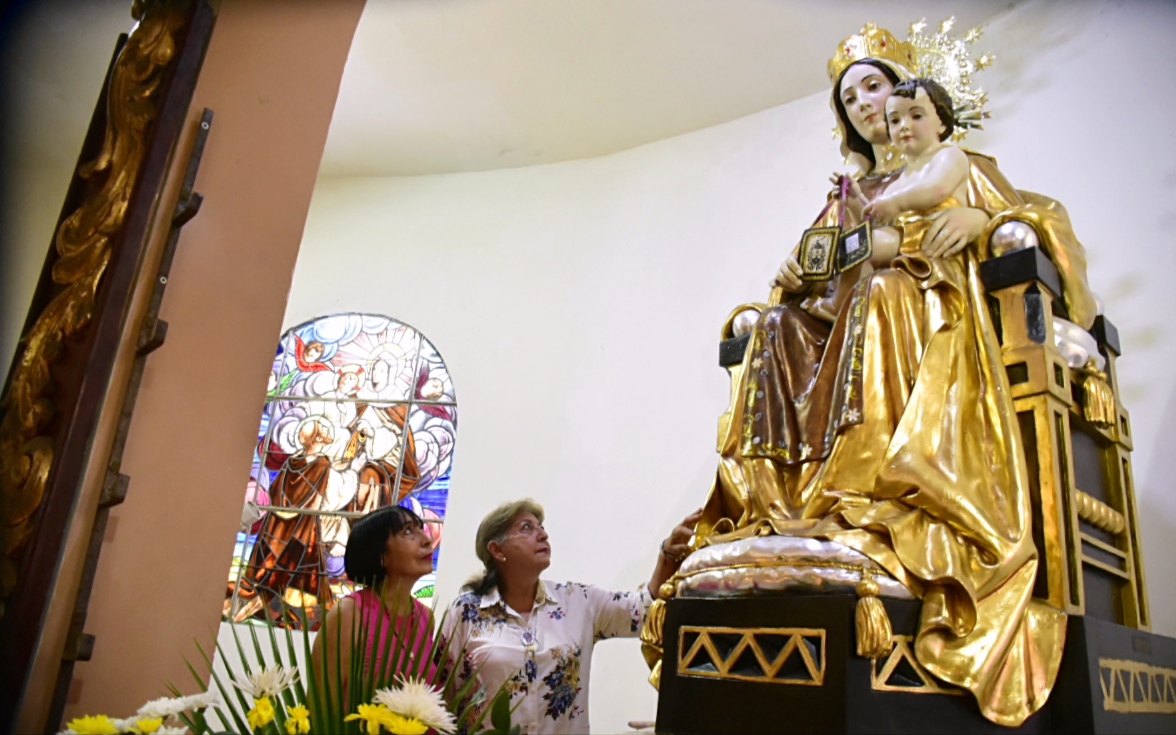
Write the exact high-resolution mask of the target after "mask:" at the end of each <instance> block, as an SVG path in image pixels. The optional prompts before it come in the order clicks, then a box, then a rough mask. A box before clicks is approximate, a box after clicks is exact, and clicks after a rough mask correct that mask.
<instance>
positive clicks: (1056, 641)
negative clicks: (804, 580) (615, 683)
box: [696, 24, 1095, 726]
mask: <svg viewBox="0 0 1176 735" xmlns="http://www.w3.org/2000/svg"><path fill="white" fill-rule="evenodd" d="M924 49H927V47H926V46H924ZM932 51H933V50H927V51H926V53H927V54H930V53H931V52H932ZM921 53H922V51H921V50H920V47H919V46H918V45H917V44H912V43H907V42H899V41H898V40H897V39H895V38H894V36H893V35H892V34H891V33H889V32H888V31H885V30H883V29H879V28H876V27H874V26H873V25H872V24H871V25H868V26H866V27H865V28H863V29H862V31H861V33H859V34H855V35H854V36H851V37H849V38H848V39H846V40H845V41H843V42H842V43H841V44H839V46H838V48H837V52H836V55H835V56H834V57H833V59H832V60H830V62H829V67H828V69H829V77H830V81H831V83H832V85H833V88H832V106H833V108H834V111H835V113H836V115H837V123H838V126H839V128H840V130H841V134H842V140H843V152H845V153H846V154H847V155H848V156H849V157H850V158H851V160H853V161H855V162H856V163H858V164H859V166H860V168H861V175H860V177H859V178H858V183H859V186H860V188H861V190H862V192H863V194H864V196H865V197H866V198H867V199H873V198H874V197H877V196H878V195H879V194H881V193H882V192H884V191H885V190H886V187H887V186H889V185H890V184H891V183H892V182H893V181H894V179H895V174H894V172H895V170H896V169H897V167H899V166H901V160H897V161H896V160H895V159H894V156H893V155H892V150H891V149H890V147H889V137H888V132H887V129H886V123H885V115H884V114H883V111H884V107H885V102H886V98H887V97H888V96H889V94H890V92H891V91H892V90H893V89H894V86H895V84H897V83H898V82H899V81H901V80H905V79H908V78H911V77H913V76H932V77H935V76H936V74H937V73H938V74H939V75H942V74H943V73H944V71H943V64H942V63H941V62H942V59H938V62H937V63H936V64H931V65H930V68H927V64H926V63H924V62H928V61H929V57H928V59H921V58H920V54H921ZM936 66H938V67H939V68H938V71H937V69H936ZM958 81H959V80H958V79H955V80H950V79H947V80H943V81H942V82H941V83H944V82H946V83H944V86H945V87H947V88H948V89H953V88H954V89H958V88H959V85H958V84H957V82H958ZM957 94H958V93H957ZM957 101H958V100H957ZM976 117H977V116H975V115H973V118H976ZM968 159H969V163H970V170H969V179H968V187H967V188H968V197H967V201H966V202H962V203H960V204H961V205H960V206H958V207H953V208H949V209H946V210H944V211H943V212H942V213H941V214H940V215H939V216H937V217H936V218H935V222H933V223H932V225H931V227H929V228H928V232H927V235H926V240H924V243H923V249H924V251H931V250H932V247H931V243H932V241H935V247H940V250H941V252H943V254H942V255H941V256H939V257H935V258H931V257H926V258H923V259H921V260H920V259H918V258H915V259H914V260H913V261H911V260H909V259H908V261H904V262H902V263H899V262H898V261H895V263H894V264H893V265H892V266H891V267H887V268H880V269H878V270H876V271H873V272H870V270H869V268H868V267H867V268H864V269H863V268H856V269H854V270H851V271H847V272H846V273H843V274H842V275H841V276H839V277H834V279H833V280H831V281H828V282H826V283H817V284H814V283H811V282H804V283H801V284H800V285H799V286H796V285H795V283H789V282H788V281H787V279H784V278H781V279H779V280H778V284H779V287H778V288H777V289H776V290H775V291H774V292H773V294H772V296H771V298H770V300H769V304H768V305H766V306H764V305H760V306H757V307H755V308H756V311H757V312H758V316H757V317H756V319H755V322H754V326H753V327H752V328H751V330H750V341H749V343H748V347H747V350H746V353H745V355H744V357H743V362H742V364H741V366H739V367H738V368H735V369H733V370H732V376H733V379H734V380H735V384H734V386H733V393H732V406H731V410H730V412H729V413H728V414H726V415H725V416H724V417H723V420H722V422H721V430H720V436H719V452H720V457H721V459H720V463H719V468H718V471H717V474H716V477H715V481H714V486H713V489H712V491H711V494H710V497H709V499H708V501H707V503H706V506H705V510H704V516H703V520H702V521H701V522H700V523H699V526H698V529H697V534H696V539H697V543H698V544H699V545H700V546H708V545H716V544H722V543H724V542H730V541H733V540H738V539H745V538H749V537H756V536H765V535H780V536H794V537H795V536H799V537H808V538H812V539H820V540H824V541H827V542H835V544H839V545H843V546H844V547H848V548H849V549H852V550H854V551H856V552H859V553H860V554H862V555H864V556H865V557H868V559H869V560H871V561H872V562H873V564H876V565H877V567H880V568H881V569H883V570H885V573H886V574H888V575H890V577H892V578H893V581H896V582H897V583H899V584H901V585H902V587H905V588H906V590H909V591H910V593H911V594H912V595H914V596H915V597H917V598H919V599H920V600H922V614H921V622H920V625H919V630H918V635H917V638H916V641H915V655H916V657H917V658H918V660H919V662H920V663H921V664H922V665H923V666H924V667H925V668H926V669H927V670H928V671H929V672H931V673H932V674H934V675H935V676H936V677H938V678H939V679H941V680H943V681H945V682H947V683H949V684H952V685H955V686H958V687H961V688H964V689H967V690H969V691H970V692H972V694H973V695H975V698H976V700H977V701H978V703H979V705H980V709H981V711H982V712H983V714H984V715H985V717H987V718H988V719H990V720H992V721H993V722H996V723H999V724H1001V725H1008V726H1016V725H1019V724H1020V723H1022V722H1023V721H1024V720H1025V719H1026V718H1028V717H1029V716H1030V715H1031V714H1032V713H1034V712H1035V711H1037V710H1038V709H1039V708H1040V707H1042V706H1043V705H1044V703H1045V701H1046V699H1047V697H1048V696H1049V692H1050V690H1051V688H1052V686H1053V684H1054V680H1055V677H1056V675H1057V671H1058V666H1059V664H1060V660H1061V655H1062V648H1063V645H1062V644H1063V642H1064V636H1065V627H1066V616H1065V614H1064V612H1063V611H1061V610H1058V609H1056V608H1054V607H1051V606H1050V605H1047V604H1045V603H1044V602H1041V601H1038V600H1035V599H1034V598H1033V588H1034V582H1035V579H1036V576H1037V569H1038V563H1039V561H1038V553H1037V549H1036V547H1035V545H1034V542H1033V536H1032V528H1031V526H1032V513H1031V509H1030V508H1031V506H1030V490H1029V488H1030V484H1029V481H1028V475H1027V467H1026V455H1025V447H1024V444H1023V441H1022V438H1021V434H1020V431H1019V427H1018V422H1017V415H1016V412H1015V411H1014V408H1013V402H1012V395H1011V392H1010V388H1009V382H1008V377H1007V375H1006V373H1005V368H1004V365H1003V363H1002V359H1001V354H1000V346H999V344H998V339H997V332H996V328H995V327H994V323H993V318H992V315H991V313H990V310H989V305H988V301H987V298H986V294H985V290H984V287H983V285H982V284H981V282H980V278H979V264H980V263H981V262H982V261H983V260H985V259H987V258H988V257H989V255H990V253H989V252H988V250H989V246H988V242H989V238H990V235H991V233H992V231H993V230H994V228H996V227H997V226H999V225H1000V224H1002V223H1004V222H1006V221H1008V220H1009V219H1017V220H1020V221H1023V222H1027V223H1029V224H1030V225H1032V226H1033V228H1034V229H1035V230H1036V232H1037V233H1038V235H1039V236H1040V241H1041V242H1040V246H1041V247H1042V248H1043V249H1044V250H1045V251H1046V252H1047V253H1048V254H1049V256H1050V257H1051V259H1052V260H1053V262H1054V263H1055V265H1057V267H1058V269H1059V271H1060V272H1061V274H1062V279H1063V290H1064V301H1065V305H1066V308H1067V310H1068V314H1069V318H1070V319H1071V320H1072V321H1074V322H1076V323H1078V324H1079V325H1080V326H1082V327H1084V328H1089V326H1090V324H1091V322H1092V321H1093V319H1094V317H1095V309H1094V301H1093V297H1092V295H1091V294H1090V291H1089V289H1088V287H1087V283H1086V275H1085V266H1086V261H1085V254H1084V251H1083V248H1082V245H1081V244H1080V243H1079V242H1078V240H1077V239H1076V238H1075V236H1074V234H1073V231H1072V230H1071V227H1070V223H1069V220H1068V217H1067V216H1066V214H1065V211H1064V209H1062V208H1061V207H1060V206H1059V205H1058V204H1057V203H1056V202H1053V201H1052V200H1049V199H1047V198H1045V197H1041V196H1038V195H1033V194H1030V193H1026V192H1019V191H1017V190H1016V189H1014V188H1013V187H1012V186H1011V185H1010V184H1009V183H1008V181H1006V180H1005V178H1004V176H1003V175H1002V174H1001V173H1000V171H999V170H998V168H997V166H996V163H995V162H994V161H993V160H992V159H991V158H988V157H986V156H983V155H980V154H975V153H971V152H969V153H968ZM841 210H842V206H841V203H840V202H839V201H838V200H837V199H836V198H833V197H832V195H831V199H830V206H828V207H827V208H826V211H825V212H823V213H822V215H821V216H820V217H819V218H818V220H817V221H816V222H815V223H814V225H813V226H814V227H829V226H834V225H838V224H840V225H841V226H843V227H846V228H848V227H851V226H855V225H857V224H859V223H857V222H854V221H853V215H852V212H850V211H848V208H846V211H845V212H842V211H841ZM936 238H938V240H936ZM943 243H947V245H943ZM794 257H795V253H794ZM783 270H784V269H782V271H783ZM792 286H795V288H793V287H792ZM738 311H740V310H736V312H738ZM893 581H890V580H887V582H888V583H891V584H893Z"/></svg>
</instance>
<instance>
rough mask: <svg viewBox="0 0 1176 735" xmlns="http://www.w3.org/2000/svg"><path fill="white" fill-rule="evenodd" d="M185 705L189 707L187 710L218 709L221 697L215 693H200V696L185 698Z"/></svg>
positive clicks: (191, 695)
mask: <svg viewBox="0 0 1176 735" xmlns="http://www.w3.org/2000/svg"><path fill="white" fill-rule="evenodd" d="M184 704H186V705H187V706H186V707H185V708H184V709H185V710H193V709H204V708H205V707H216V706H218V705H219V704H220V695H219V694H217V693H216V692H214V691H207V692H200V693H199V694H190V695H188V696H187V697H184Z"/></svg>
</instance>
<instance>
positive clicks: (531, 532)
mask: <svg viewBox="0 0 1176 735" xmlns="http://www.w3.org/2000/svg"><path fill="white" fill-rule="evenodd" d="M546 530H547V529H545V528H544V527H543V524H542V523H540V524H534V523H531V522H530V521H523V522H522V523H520V524H519V525H517V526H515V527H514V528H513V529H511V530H510V531H509V532H507V534H506V535H507V536H535V535H537V534H538V533H539V532H540V531H546Z"/></svg>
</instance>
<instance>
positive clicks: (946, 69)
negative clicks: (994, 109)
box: [828, 16, 996, 141]
mask: <svg viewBox="0 0 1176 735" xmlns="http://www.w3.org/2000/svg"><path fill="white" fill-rule="evenodd" d="M953 25H955V17H954V16H953V17H951V18H948V19H947V20H945V21H943V22H942V23H940V24H939V27H938V30H937V32H936V33H933V34H932V33H926V32H925V29H926V28H927V21H926V19H922V20H919V21H918V22H916V23H912V24H911V26H910V28H909V29H908V31H907V40H906V41H899V40H898V39H896V38H895V37H894V35H893V34H892V33H890V31H887V30H886V29H884V28H879V27H877V26H876V25H875V24H873V23H867V24H866V25H865V26H863V27H862V30H861V31H860V32H859V33H857V34H855V35H852V36H850V37H849V38H847V39H845V40H844V41H842V42H841V43H840V44H839V45H838V47H837V53H836V55H834V56H833V58H832V59H830V60H829V65H828V71H829V81H830V82H832V83H833V84H834V85H836V84H837V80H839V79H840V78H841V75H842V73H844V72H845V70H846V69H848V68H849V67H850V66H852V65H853V64H856V63H857V62H859V61H862V60H864V59H874V60H876V61H880V62H882V63H884V64H886V66H888V67H889V68H890V69H892V70H893V71H894V72H895V73H896V74H897V75H898V77H899V79H904V80H905V79H911V78H914V77H927V78H930V79H934V80H935V81H936V82H938V83H939V84H940V85H941V86H942V87H943V88H944V89H946V90H947V93H948V94H950V95H951V99H952V104H953V107H954V108H955V109H954V110H953V112H954V114H955V123H956V127H955V132H954V134H953V135H952V138H953V139H955V140H957V141H958V140H962V139H963V138H964V136H966V135H967V134H968V131H970V130H979V129H981V128H982V127H983V126H982V124H981V121H982V120H985V119H987V118H988V117H989V114H988V110H987V109H985V108H986V106H987V104H988V93H987V92H985V91H984V90H983V89H981V88H980V87H979V86H978V85H976V84H975V83H974V82H973V80H972V75H973V74H974V73H975V72H978V71H981V70H982V69H985V68H987V67H988V66H989V65H990V64H991V63H992V62H993V60H994V59H995V58H996V57H995V56H993V55H992V54H982V55H981V56H979V57H977V58H975V59H973V58H972V54H971V51H970V48H969V47H970V46H971V45H972V44H974V43H976V41H977V40H978V39H979V38H980V36H981V35H983V33H984V32H983V31H982V30H981V29H980V28H978V27H977V28H973V29H971V30H969V31H967V32H966V33H964V35H963V36H962V37H952V36H949V35H948V32H949V31H951V29H952V26H953ZM834 94H836V89H835V90H834Z"/></svg>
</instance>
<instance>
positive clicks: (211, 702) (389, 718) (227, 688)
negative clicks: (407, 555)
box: [62, 619, 519, 735]
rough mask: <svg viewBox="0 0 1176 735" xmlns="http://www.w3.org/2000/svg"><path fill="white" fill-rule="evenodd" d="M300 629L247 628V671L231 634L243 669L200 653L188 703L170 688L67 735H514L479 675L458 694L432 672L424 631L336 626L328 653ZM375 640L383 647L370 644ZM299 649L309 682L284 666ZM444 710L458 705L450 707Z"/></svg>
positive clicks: (441, 656) (436, 643)
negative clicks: (345, 630)
mask: <svg viewBox="0 0 1176 735" xmlns="http://www.w3.org/2000/svg"><path fill="white" fill-rule="evenodd" d="M300 622H301V624H300V625H290V626H285V627H279V626H278V625H277V624H276V623H275V622H274V621H272V620H268V619H267V620H266V621H265V622H263V623H259V624H250V625H248V630H249V633H248V634H247V635H248V636H249V637H250V638H251V639H252V641H251V642H252V646H251V647H250V648H251V649H252V652H253V654H254V656H253V658H254V659H255V661H256V663H250V657H249V656H247V655H246V651H247V650H248V649H247V646H246V645H245V642H243V641H242V634H241V633H240V632H239V628H238V627H234V628H233V639H234V642H235V643H236V648H237V654H238V656H237V659H238V660H239V661H240V662H241V663H240V669H239V670H237V671H231V670H230V671H229V672H228V676H227V677H222V676H221V673H220V672H219V671H218V670H217V669H214V667H213V663H212V661H211V659H210V658H209V656H208V655H207V653H206V652H205V651H204V650H203V649H200V655H201V658H202V659H203V668H204V670H205V671H206V675H205V676H201V675H200V674H199V673H197V669H196V667H194V666H193V665H192V664H191V663H190V662H189V663H188V670H189V672H190V673H191V674H192V677H193V679H194V680H195V682H196V683H197V685H198V686H199V687H200V688H201V689H202V691H201V693H199V694H196V695H192V696H188V697H184V696H180V693H179V690H178V688H176V687H175V686H174V685H169V687H168V688H169V689H170V690H171V692H172V694H173V695H174V696H173V697H171V698H164V699H158V700H154V701H152V702H148V703H147V704H145V705H143V707H141V708H140V709H139V711H138V712H137V713H136V714H135V715H134V716H132V717H129V718H126V719H121V720H120V719H114V718H111V717H107V716H105V715H97V716H88V717H80V718H76V719H74V720H71V721H70V722H68V723H67V724H66V726H65V729H64V730H63V731H62V732H63V735H115V734H116V733H140V734H151V733H158V734H159V735H168V734H169V733H192V734H194V735H206V734H207V735H211V734H212V733H215V732H223V730H225V729H233V730H234V731H235V732H237V733H241V734H242V735H243V734H244V733H250V734H251V735H311V734H312V733H357V734H366V735H380V734H381V733H392V734H393V735H424V734H425V733H438V735H449V734H450V733H453V732H455V731H457V730H458V729H459V728H460V729H461V730H463V731H477V730H479V729H481V728H482V727H483V719H484V718H485V716H486V715H487V714H489V715H490V718H491V728H490V729H489V730H487V732H490V733H500V734H501V735H511V734H512V733H517V732H518V731H519V728H518V727H517V726H515V727H513V728H512V727H511V723H510V714H511V713H510V704H509V697H508V695H507V693H506V692H503V691H500V692H498V693H497V695H496V696H495V697H494V699H493V702H492V706H491V707H489V708H486V707H482V706H481V705H482V704H484V703H485V702H486V693H485V692H484V691H474V683H475V681H476V677H475V678H472V679H471V680H470V681H469V682H468V683H467V684H465V685H464V686H463V687H461V688H460V689H457V688H456V686H455V684H454V679H453V672H452V671H447V670H446V667H444V666H441V668H438V665H439V664H443V662H445V661H447V660H449V657H448V656H447V654H448V646H449V644H448V643H447V642H445V641H443V640H441V639H437V640H433V639H432V637H431V635H429V634H428V631H427V630H425V631H424V632H422V631H420V630H417V629H416V628H415V627H414V626H409V629H408V630H407V631H406V632H405V634H403V635H387V636H385V635H384V634H383V633H384V631H383V630H381V628H382V621H377V623H376V625H375V628H374V629H371V626H364V625H356V626H354V629H353V630H352V631H351V635H350V636H348V638H349V640H346V639H344V637H343V634H342V632H341V628H342V626H333V628H332V626H328V628H327V629H326V631H325V632H321V633H320V634H319V635H326V636H331V635H332V634H333V635H334V640H333V641H327V642H326V645H325V646H322V649H323V650H325V652H326V653H325V655H324V654H323V653H322V651H320V650H317V647H316V650H315V651H313V652H312V645H311V640H310V633H309V632H308V629H309V628H310V626H309V625H307V624H306V621H305V620H302V621H300ZM259 630H260V631H261V633H262V635H264V636H267V637H268V639H269V643H270V646H269V647H268V650H267V647H265V646H262V645H261V642H262V638H260V637H259V635H258V632H259ZM296 638H301V640H300V641H297V640H296ZM372 641H380V642H383V644H384V645H383V646H373V645H371V643H372ZM331 643H334V645H333V646H332V645H331ZM216 650H217V651H218V652H219V654H220V658H221V660H222V661H228V660H229V658H228V657H227V656H226V655H225V651H224V650H223V649H222V647H221V644H220V643H219V642H218V644H217V649H216ZM298 650H301V651H302V653H303V654H304V660H305V661H306V667H305V671H306V675H305V676H303V675H302V673H301V672H300V671H299V669H297V668H295V667H294V666H288V665H287V662H294V661H295V660H296V658H295V653H296V652H297V651H298ZM283 652H284V654H285V655H282V653H283ZM413 652H416V655H413ZM456 660H461V656H460V655H459V656H457V657H456ZM373 664H374V665H373ZM447 702H453V703H459V704H457V705H455V706H450V705H447ZM210 714H214V715H215V717H216V720H219V727H215V726H214V725H215V724H218V723H210V722H209V719H210V717H209V716H210Z"/></svg>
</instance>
